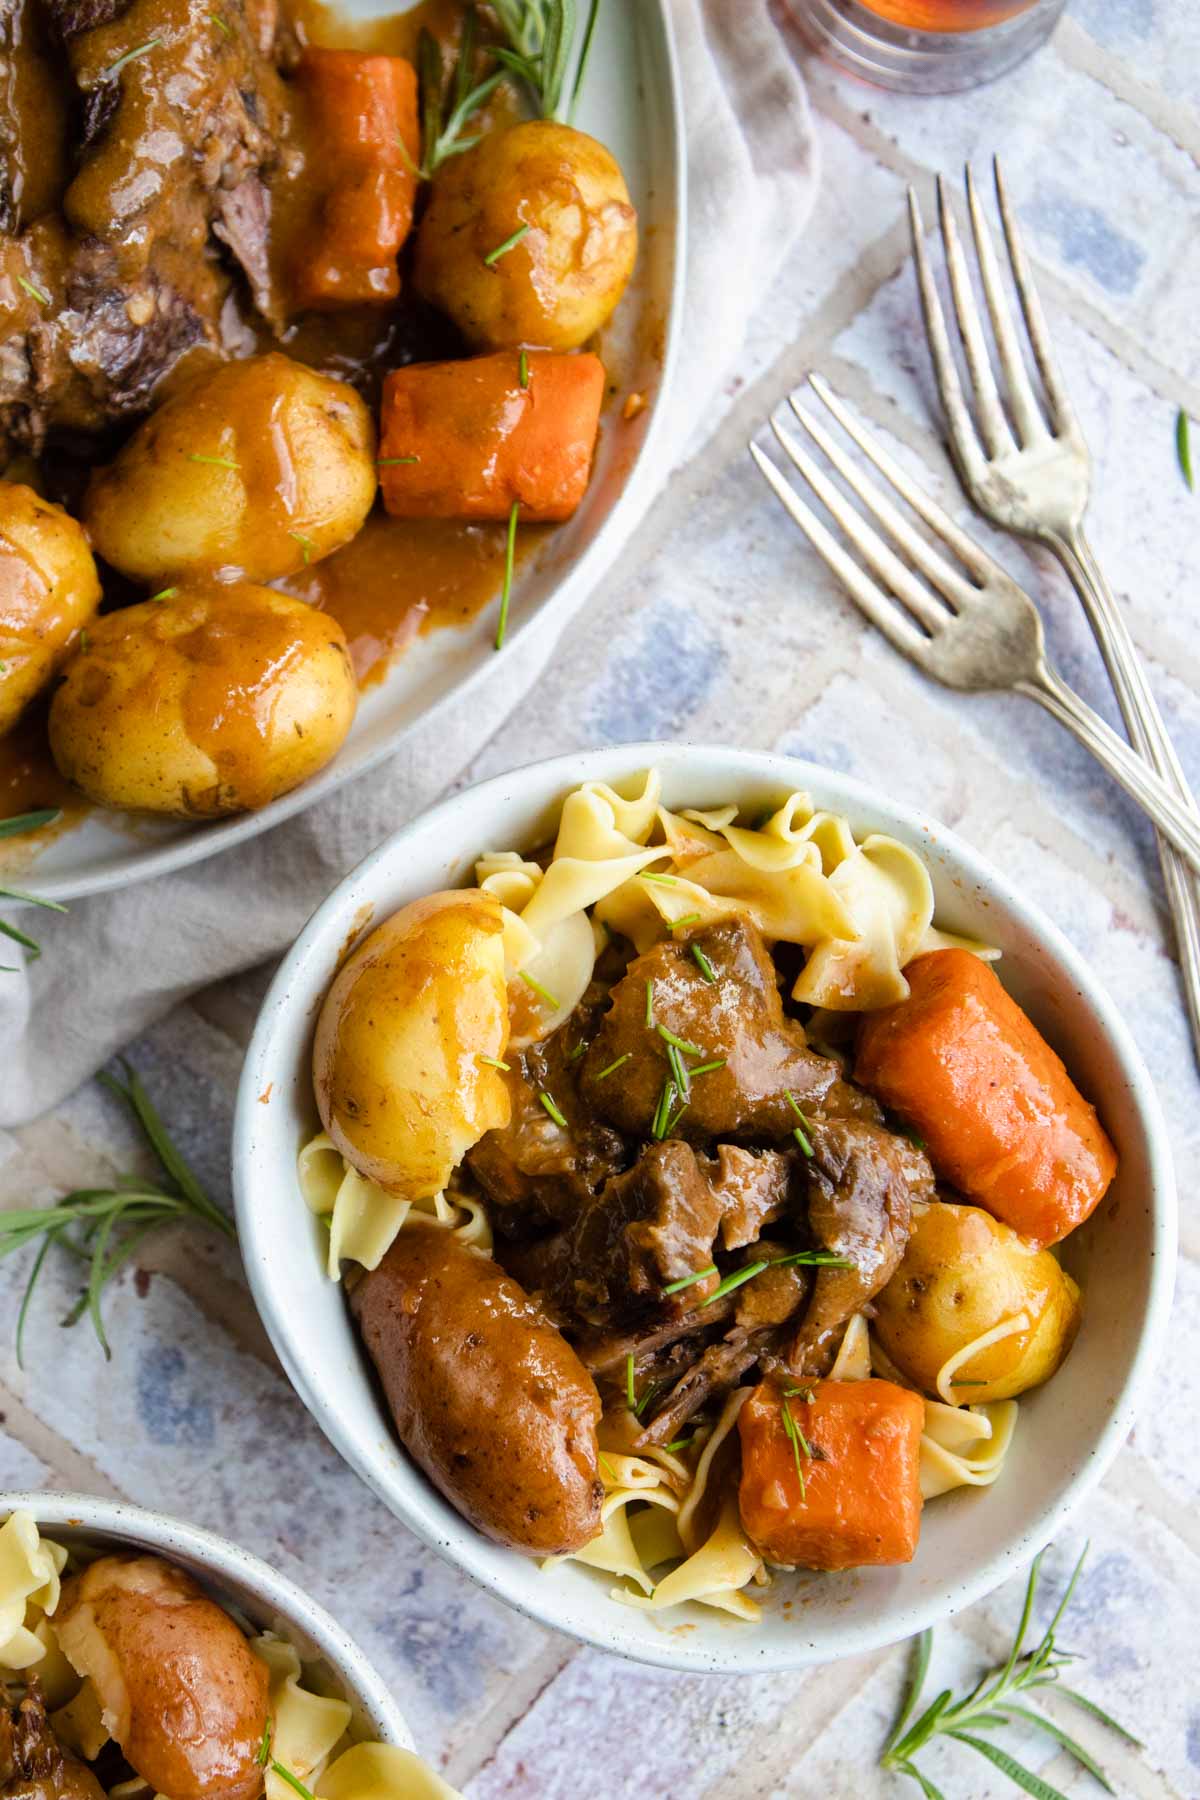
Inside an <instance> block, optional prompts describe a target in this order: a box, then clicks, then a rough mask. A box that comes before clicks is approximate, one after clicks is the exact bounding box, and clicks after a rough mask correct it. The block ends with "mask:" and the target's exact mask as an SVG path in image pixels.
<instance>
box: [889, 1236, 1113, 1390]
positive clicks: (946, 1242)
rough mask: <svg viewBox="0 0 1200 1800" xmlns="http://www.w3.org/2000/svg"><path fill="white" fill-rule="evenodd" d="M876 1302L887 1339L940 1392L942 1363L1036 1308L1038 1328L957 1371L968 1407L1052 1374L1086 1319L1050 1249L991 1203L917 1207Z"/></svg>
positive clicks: (912, 1375)
mask: <svg viewBox="0 0 1200 1800" xmlns="http://www.w3.org/2000/svg"><path fill="white" fill-rule="evenodd" d="M875 1307H876V1317H875V1326H874V1328H875V1331H876V1333H877V1334H878V1337H879V1341H880V1343H881V1344H882V1345H883V1348H884V1349H885V1350H886V1352H887V1354H888V1355H889V1356H890V1357H891V1359H892V1361H893V1362H894V1363H895V1364H896V1366H897V1367H898V1368H899V1369H900V1370H901V1372H902V1373H903V1374H904V1375H906V1376H907V1377H908V1378H909V1380H910V1381H913V1382H915V1383H916V1385H917V1386H918V1387H919V1388H921V1389H923V1391H924V1392H925V1393H927V1394H936V1392H937V1387H936V1382H937V1374H938V1370H939V1369H940V1368H941V1367H942V1365H943V1363H945V1361H946V1360H947V1358H948V1357H951V1356H953V1355H954V1353H955V1351H956V1350H961V1349H963V1348H964V1347H965V1346H966V1345H967V1344H969V1343H970V1342H971V1340H972V1339H973V1338H976V1337H979V1336H980V1335H981V1334H982V1333H983V1332H985V1331H990V1330H991V1328H992V1327H993V1326H994V1325H998V1324H1000V1323H1001V1322H1002V1321H1003V1320H1004V1319H1010V1318H1014V1317H1016V1315H1017V1314H1019V1313H1022V1312H1024V1313H1026V1314H1027V1315H1028V1317H1029V1321H1030V1325H1029V1329H1028V1330H1026V1331H1020V1332H1016V1333H1014V1334H1013V1335H1012V1336H1011V1337H1006V1338H1002V1339H1000V1341H999V1342H997V1343H995V1344H992V1345H990V1346H989V1347H988V1348H987V1349H986V1350H980V1351H979V1352H977V1354H976V1355H974V1356H972V1357H971V1358H970V1359H969V1360H968V1361H967V1362H966V1363H964V1364H963V1366H962V1367H961V1368H960V1369H959V1370H958V1371H957V1372H956V1374H955V1377H954V1381H955V1387H954V1397H955V1401H956V1403H957V1404H959V1405H961V1406H967V1405H972V1404H975V1403H976V1402H979V1401H984V1400H1012V1399H1014V1398H1015V1397H1016V1396H1017V1395H1018V1394H1023V1393H1025V1392H1026V1390H1027V1389H1029V1388H1032V1387H1038V1386H1039V1385H1040V1384H1041V1383H1042V1382H1043V1381H1048V1380H1049V1379H1050V1377H1051V1375H1053V1374H1054V1372H1055V1370H1056V1369H1057V1368H1058V1367H1059V1365H1060V1363H1061V1362H1062V1360H1063V1358H1064V1357H1065V1356H1066V1354H1067V1351H1068V1350H1069V1349H1070V1348H1071V1344H1072V1342H1073V1340H1074V1337H1075V1333H1076V1331H1077V1330H1078V1328H1079V1319H1080V1302H1079V1289H1078V1287H1077V1286H1076V1284H1075V1282H1074V1281H1073V1280H1072V1279H1071V1277H1070V1276H1069V1275H1068V1274H1067V1272H1066V1270H1065V1269H1063V1268H1061V1267H1060V1266H1059V1264H1058V1263H1057V1262H1056V1261H1055V1259H1054V1257H1053V1256H1051V1254H1050V1252H1049V1251H1048V1250H1039V1249H1037V1248H1035V1247H1034V1246H1033V1245H1032V1244H1029V1243H1027V1242H1026V1241H1025V1239H1024V1238H1021V1237H1018V1235H1017V1233H1016V1232H1015V1231H1013V1230H1012V1228H1011V1227H1010V1226H1008V1225H1004V1224H1002V1223H1001V1222H1000V1220H999V1219H994V1218H993V1217H992V1215H991V1214H990V1213H987V1212H984V1210H983V1209H982V1207H978V1206H957V1205H951V1204H949V1203H948V1202H946V1201H940V1200H939V1201H935V1202H934V1203H933V1204H931V1205H928V1206H922V1207H917V1208H915V1209H914V1213H913V1222H912V1234H911V1236H910V1238H909V1240H908V1246H907V1248H906V1250H905V1253H904V1257H903V1260H902V1261H901V1264H900V1267H899V1268H898V1269H897V1271H896V1273H895V1274H894V1275H893V1277H892V1279H891V1281H890V1282H889V1283H888V1285H887V1286H886V1287H885V1288H884V1290H883V1292H882V1293H881V1294H879V1295H878V1296H877V1298H876V1301H875ZM968 1377H971V1378H972V1379H971V1380H970V1381H969V1382H968V1379H967V1378H968ZM974 1377H978V1380H975V1379H973V1378H974Z"/></svg>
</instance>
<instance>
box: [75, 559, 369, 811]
mask: <svg viewBox="0 0 1200 1800" xmlns="http://www.w3.org/2000/svg"><path fill="white" fill-rule="evenodd" d="M357 703H358V690H357V687H356V685H355V681H354V673H353V670H352V669H351V666H350V656H349V651H348V649H347V647H346V638H345V633H344V632H343V631H342V628H341V626H340V625H338V624H337V623H336V621H335V620H333V619H331V618H330V617H329V615H328V614H327V613H323V612H318V611H317V610H316V609H315V608H313V607H311V606H307V605H305V604H304V602H303V601H300V600H293V599H291V598H290V597H289V596H288V595H287V594H280V593H276V592H275V591H274V590H273V589H271V588H260V587H254V586H252V585H251V584H250V583H248V582H235V583H230V584H223V583H218V582H212V583H195V584H193V585H191V586H188V587H179V588H178V589H176V590H175V592H174V593H172V594H171V595H170V596H169V597H168V598H166V599H162V600H143V601H142V602H141V603H140V604H139V605H137V606H128V607H125V608H124V609H123V610H122V611H120V612H114V613H108V614H106V616H105V617H104V618H103V619H99V620H97V622H96V624H95V625H94V626H93V628H92V630H91V632H90V634H89V642H88V646H87V649H86V650H85V651H82V652H81V653H80V654H79V655H78V656H76V657H75V658H74V659H73V661H72V662H71V663H70V665H69V667H68V668H67V670H66V673H65V675H64V676H63V679H62V682H61V683H60V685H59V687H58V688H57V690H56V691H55V695H54V699H53V701H52V702H51V706H50V748H51V750H52V751H53V753H54V760H55V762H56V763H57V764H58V767H59V769H60V770H61V771H62V773H63V774H64V775H65V776H66V777H67V779H68V780H69V781H72V782H74V784H75V786H76V787H78V788H80V789H81V790H82V791H83V793H85V794H86V795H87V797H88V798H89V799H90V800H95V801H97V802H99V804H101V805H103V806H111V807H116V808H118V809H120V810H122V811H134V812H151V813H167V814H171V815H174V816H176V817H180V818H188V819H208V818H216V817H218V816H220V815H222V814H226V813H235V812H244V811H248V810H251V809H253V808H255V807H260V806H265V805H266V804H267V803H268V801H270V800H274V799H276V798H277V797H278V796H279V795H280V794H285V793H287V792H288V791H289V790H290V789H291V788H294V787H298V786H299V784H300V783H301V782H302V781H306V780H307V779H308V777H309V776H310V775H313V774H315V773H316V771H317V770H318V769H321V768H323V767H324V766H325V764H326V763H327V762H328V761H329V760H330V758H331V757H332V756H333V755H335V754H336V752H337V750H338V749H339V748H340V747H341V744H342V742H343V740H344V738H345V736H346V733H347V732H348V731H349V729H350V725H351V722H352V720H353V718H354V711H355V707H356V706H357Z"/></svg>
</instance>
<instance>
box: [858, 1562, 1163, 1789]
mask: <svg viewBox="0 0 1200 1800" xmlns="http://www.w3.org/2000/svg"><path fill="white" fill-rule="evenodd" d="M1044 1555H1045V1551H1042V1552H1041V1554H1039V1555H1038V1556H1035V1557H1034V1559H1033V1565H1032V1567H1031V1569H1030V1571H1029V1581H1028V1583H1027V1585H1026V1588H1025V1602H1024V1605H1023V1607H1022V1609H1021V1622H1020V1624H1019V1626H1018V1627H1017V1634H1016V1637H1015V1638H1014V1639H1013V1642H1012V1646H1011V1648H1010V1650H1009V1653H1008V1657H1007V1660H1006V1661H1005V1662H1004V1664H1003V1666H1002V1667H999V1668H994V1669H991V1670H989V1671H988V1672H987V1673H986V1674H984V1675H981V1676H980V1678H979V1680H978V1681H977V1682H976V1683H975V1686H974V1687H973V1688H972V1689H971V1690H970V1692H969V1693H968V1694H966V1695H965V1696H964V1697H963V1698H962V1699H959V1700H955V1699H954V1696H953V1695H952V1693H951V1692H950V1691H949V1689H946V1690H944V1691H943V1692H942V1693H940V1694H939V1695H938V1696H937V1699H936V1700H934V1701H933V1702H932V1704H931V1705H929V1706H927V1707H926V1708H925V1710H924V1711H923V1712H922V1713H921V1715H920V1717H919V1718H918V1719H917V1721H916V1723H915V1724H914V1725H910V1723H909V1721H910V1720H911V1719H912V1717H913V1714H914V1713H915V1712H916V1710H917V1707H918V1705H919V1703H920V1699H921V1689H922V1688H923V1686H924V1684H925V1676H926V1674H927V1672H928V1669H929V1659H930V1655H931V1652H932V1649H933V1632H932V1631H923V1632H922V1633H921V1635H920V1637H919V1638H917V1640H916V1642H915V1644H914V1649H913V1668H912V1674H911V1676H910V1678H909V1683H908V1689H907V1692H906V1694H905V1697H904V1702H903V1705H902V1706H901V1708H900V1712H899V1714H898V1715H897V1718H896V1722H895V1724H894V1725H893V1726H892V1729H891V1731H890V1733H889V1734H888V1738H887V1742H886V1743H885V1744H884V1746H883V1750H882V1751H881V1753H880V1758H879V1761H880V1766H881V1767H882V1768H885V1769H894V1770H896V1771H897V1772H898V1773H899V1774H902V1775H907V1776H908V1777H909V1779H910V1780H911V1781H915V1782H916V1783H917V1785H918V1787H919V1788H920V1789H921V1791H922V1792H923V1793H924V1794H925V1795H927V1796H928V1795H931V1794H932V1795H936V1794H937V1789H936V1788H935V1787H934V1786H933V1783H932V1782H931V1781H930V1780H929V1778H928V1776H926V1775H925V1774H924V1773H923V1771H922V1770H920V1769H918V1767H917V1766H916V1764H915V1763H914V1762H913V1760H912V1759H913V1757H914V1756H916V1755H917V1753H918V1752H919V1751H921V1750H923V1749H924V1748H925V1746H926V1745H927V1744H928V1743H930V1742H931V1740H932V1739H933V1738H935V1737H939V1736H941V1737H950V1738H953V1739H954V1741H955V1742H956V1743H959V1744H966V1745H967V1746H968V1748H970V1749H972V1750H974V1751H976V1752H977V1753H978V1754H979V1755H980V1756H983V1757H986V1759H987V1761H988V1762H990V1763H991V1764H992V1765H993V1767H995V1768H997V1769H999V1770H1000V1771H1001V1773H1002V1774H1004V1775H1007V1776H1008V1778H1009V1780H1010V1781H1012V1782H1015V1783H1016V1785H1017V1786H1018V1787H1019V1788H1021V1789H1023V1791H1024V1792H1025V1793H1027V1794H1032V1795H1033V1796H1034V1800H1062V1795H1061V1794H1060V1792H1059V1790H1058V1789H1057V1788H1054V1787H1052V1786H1051V1785H1050V1783H1049V1782H1048V1781H1046V1780H1045V1779H1044V1777H1042V1776H1041V1775H1038V1774H1036V1773H1035V1772H1034V1771H1033V1770H1031V1769H1027V1768H1025V1767H1024V1765H1023V1764H1021V1763H1019V1762H1018V1761H1017V1760H1016V1758H1015V1757H1014V1756H1012V1755H1011V1754H1010V1752H1009V1751H1007V1750H1005V1749H1004V1748H1003V1747H1002V1746H1001V1745H999V1744H995V1743H990V1742H989V1741H988V1740H987V1739H986V1738H982V1737H979V1736H977V1735H976V1734H977V1733H978V1732H981V1731H988V1732H990V1731H993V1730H995V1728H996V1727H997V1726H998V1725H1007V1724H1008V1723H1009V1722H1010V1720H1011V1719H1013V1718H1018V1719H1021V1720H1022V1721H1024V1723H1025V1724H1027V1725H1031V1726H1033V1727H1034V1728H1035V1729H1036V1730H1038V1731H1042V1732H1044V1733H1045V1734H1046V1736H1047V1737H1048V1738H1050V1739H1051V1740H1052V1742H1053V1743H1055V1744H1057V1745H1058V1747H1059V1748H1060V1749H1061V1750H1065V1751H1066V1753H1067V1755H1068V1756H1070V1757H1072V1758H1073V1759H1074V1760H1075V1761H1076V1762H1077V1763H1078V1764H1079V1766H1080V1767H1081V1768H1082V1769H1085V1770H1086V1771H1087V1773H1088V1774H1089V1775H1091V1776H1093V1777H1094V1779H1095V1780H1096V1781H1098V1782H1099V1783H1100V1785H1101V1787H1103V1788H1104V1789H1106V1791H1107V1792H1108V1793H1110V1794H1113V1793H1115V1792H1116V1789H1115V1788H1114V1787H1113V1785H1112V1783H1111V1782H1110V1781H1109V1779H1108V1776H1107V1775H1106V1774H1105V1772H1104V1770H1103V1769H1102V1768H1101V1766H1100V1765H1099V1763H1097V1762H1096V1760H1095V1758H1094V1757H1093V1756H1092V1755H1091V1754H1090V1752H1089V1751H1087V1750H1085V1749H1084V1747H1083V1745H1082V1744H1079V1743H1077V1742H1076V1741H1075V1739H1074V1738H1073V1737H1071V1736H1070V1735H1069V1734H1068V1733H1067V1732H1066V1731H1064V1730H1063V1728H1062V1727H1061V1726H1060V1725H1058V1724H1057V1723H1056V1722H1055V1721H1054V1720H1052V1719H1048V1718H1046V1717H1045V1716H1044V1715H1043V1714H1042V1713H1040V1712H1037V1711H1036V1710H1035V1709H1034V1708H1033V1707H1031V1706H1025V1705H1022V1704H1020V1703H1019V1701H1018V1700H1017V1698H1016V1696H1018V1695H1028V1694H1029V1693H1031V1692H1034V1691H1036V1690H1037V1689H1038V1688H1052V1689H1053V1690H1054V1692H1055V1693H1056V1694H1058V1695H1059V1696H1060V1697H1061V1698H1062V1699H1064V1700H1069V1701H1070V1702H1071V1703H1072V1704H1073V1705H1075V1706H1079V1707H1081V1708H1082V1709H1083V1711H1085V1712H1088V1713H1090V1714H1091V1715H1092V1717H1093V1718H1096V1719H1099V1720H1100V1721H1101V1723H1102V1724H1104V1725H1106V1726H1107V1727H1108V1728H1109V1729H1110V1730H1111V1731H1113V1732H1115V1733H1116V1734H1117V1735H1118V1736H1119V1737H1121V1738H1123V1739H1124V1740H1125V1742H1126V1743H1128V1744H1131V1745H1132V1746H1133V1747H1134V1748H1135V1749H1138V1750H1140V1749H1142V1748H1143V1747H1144V1746H1143V1745H1142V1742H1141V1740H1140V1739H1139V1738H1136V1737H1135V1736H1134V1735H1133V1733H1132V1732H1131V1731H1128V1730H1127V1729H1126V1727H1125V1726H1124V1725H1119V1724H1118V1723H1117V1721H1116V1720H1115V1719H1113V1718H1111V1717H1110V1716H1109V1715H1108V1713H1106V1712H1105V1711H1104V1710H1103V1708H1102V1707H1100V1706H1098V1705H1097V1704H1096V1702H1095V1701H1094V1700H1089V1699H1088V1698H1087V1696H1086V1695H1084V1694H1077V1693H1076V1692H1075V1691H1074V1690H1073V1689H1071V1688H1068V1687H1064V1686H1063V1685H1062V1683H1061V1681H1060V1680H1059V1670H1060V1669H1062V1668H1064V1667H1066V1665H1067V1664H1068V1663H1070V1662H1073V1661H1074V1660H1075V1658H1074V1657H1072V1656H1070V1655H1068V1654H1067V1653H1066V1652H1064V1651H1060V1650H1059V1649H1058V1648H1057V1646H1056V1641H1055V1633H1056V1632H1057V1630H1058V1627H1059V1623H1060V1621H1061V1619H1062V1616H1063V1614H1064V1613H1065V1611H1066V1609H1067V1607H1068V1605H1069V1604H1070V1600H1071V1596H1072V1595H1073V1593H1074V1591H1075V1584H1076V1582H1077V1581H1078V1580H1079V1572H1080V1570H1081V1569H1082V1568H1083V1563H1084V1558H1085V1557H1086V1556H1087V1545H1086V1544H1085V1545H1084V1548H1083V1553H1082V1555H1081V1556H1080V1558H1079V1561H1078V1562H1077V1563H1076V1564H1075V1568H1074V1572H1073V1573H1072V1575H1071V1579H1070V1581H1069V1582H1068V1583H1067V1586H1066V1591H1065V1592H1064V1594H1063V1597H1062V1599H1061V1600H1060V1601H1059V1603H1058V1607H1057V1610H1056V1611H1055V1614H1054V1617H1053V1618H1052V1619H1051V1621H1050V1623H1049V1625H1048V1626H1047V1627H1046V1630H1045V1632H1044V1633H1043V1635H1042V1638H1041V1641H1040V1642H1039V1643H1038V1644H1037V1645H1036V1646H1035V1647H1034V1649H1032V1650H1029V1651H1026V1652H1025V1654H1024V1655H1022V1646H1023V1645H1024V1642H1025V1634H1026V1632H1027V1631H1028V1629H1029V1622H1030V1620H1031V1618H1032V1617H1033V1608H1034V1602H1035V1599H1036V1596H1037V1586H1038V1579H1039V1576H1040V1574H1041V1566H1042V1557H1043V1556H1044Z"/></svg>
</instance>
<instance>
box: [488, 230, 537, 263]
mask: <svg viewBox="0 0 1200 1800" xmlns="http://www.w3.org/2000/svg"><path fill="white" fill-rule="evenodd" d="M528 235H529V221H528V220H526V221H525V223H524V224H523V225H518V226H517V229H516V230H515V231H514V232H513V233H512V234H511V235H510V236H509V237H506V238H505V240H504V242H503V243H502V244H497V245H496V248H495V249H494V250H489V251H488V253H487V255H486V256H485V257H484V259H483V260H484V263H485V265H486V267H487V268H489V269H494V268H495V266H496V264H497V263H498V262H499V261H500V258H501V257H502V256H507V255H508V253H509V251H510V250H515V249H516V247H517V245H518V244H519V243H520V242H521V239H522V238H525V237H528Z"/></svg>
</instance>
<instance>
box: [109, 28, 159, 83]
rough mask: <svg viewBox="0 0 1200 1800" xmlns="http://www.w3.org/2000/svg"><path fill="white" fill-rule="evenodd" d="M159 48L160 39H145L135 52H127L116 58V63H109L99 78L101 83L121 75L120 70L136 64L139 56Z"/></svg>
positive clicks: (146, 54) (147, 54)
mask: <svg viewBox="0 0 1200 1800" xmlns="http://www.w3.org/2000/svg"><path fill="white" fill-rule="evenodd" d="M161 47H162V39H161V38H159V37H153V38H147V39H146V42H145V43H144V44H139V45H138V46H137V48H136V49H135V50H127V51H126V52H125V54H124V56H118V58H117V60H116V62H114V63H109V65H108V67H107V69H105V71H104V73H103V74H102V75H101V77H100V79H101V81H111V80H112V78H113V76H114V75H119V74H120V73H121V70H122V69H123V68H124V67H125V65H126V63H131V62H136V61H137V59H138V57H139V56H149V54H150V52H151V50H158V49H161Z"/></svg>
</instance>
